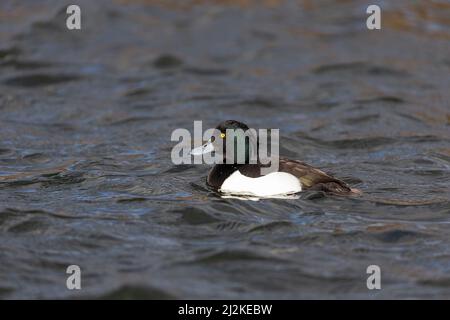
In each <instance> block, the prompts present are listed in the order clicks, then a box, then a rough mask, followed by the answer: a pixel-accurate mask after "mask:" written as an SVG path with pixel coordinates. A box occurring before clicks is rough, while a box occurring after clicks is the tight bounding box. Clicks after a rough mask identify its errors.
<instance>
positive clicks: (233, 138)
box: [191, 120, 257, 164]
mask: <svg viewBox="0 0 450 320" xmlns="http://www.w3.org/2000/svg"><path fill="white" fill-rule="evenodd" d="M227 150H229V151H231V152H229V151H227ZM213 151H214V152H215V153H216V154H219V155H222V156H223V161H224V163H226V164H243V163H250V162H251V161H256V154H257V153H256V151H257V136H256V132H255V131H254V130H251V129H249V127H248V126H247V125H246V124H245V123H242V122H239V121H236V120H226V121H223V122H221V123H220V124H219V125H218V126H217V127H216V130H215V132H214V134H213V135H212V137H211V139H209V141H208V142H207V143H206V144H204V145H203V146H201V147H199V148H195V149H194V150H192V152H191V153H192V154H193V155H200V154H206V153H210V152H213Z"/></svg>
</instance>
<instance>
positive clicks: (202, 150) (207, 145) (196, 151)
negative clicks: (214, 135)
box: [191, 141, 214, 156]
mask: <svg viewBox="0 0 450 320" xmlns="http://www.w3.org/2000/svg"><path fill="white" fill-rule="evenodd" d="M213 151H214V146H213V144H212V142H211V141H208V142H207V143H205V144H204V145H202V146H201V147H198V148H194V149H192V150H191V154H192V155H194V156H199V155H201V154H205V153H210V152H213Z"/></svg>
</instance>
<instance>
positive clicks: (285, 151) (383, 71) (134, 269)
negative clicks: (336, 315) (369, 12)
mask: <svg viewBox="0 0 450 320" xmlns="http://www.w3.org/2000/svg"><path fill="white" fill-rule="evenodd" d="M79 3H80V6H81V8H82V30H81V31H78V32H75V31H68V30H67V29H65V17H66V14H65V7H63V6H62V5H61V4H60V2H59V1H50V0H48V1H43V2H39V4H37V2H35V1H31V0H30V1H21V2H20V4H18V3H17V2H15V1H9V0H7V1H1V2H0V17H1V18H0V111H1V112H0V137H1V139H0V261H1V264H0V297H1V298H55V297H56V298H68V297H95V298H133V297H134V298H277V299H282V298H335V297H341V298H374V297H375V298H437V297H441V298H445V297H449V292H450V288H449V276H448V275H449V274H450V249H449V248H450V246H449V244H450V236H449V232H448V223H449V222H450V220H449V214H450V209H449V208H450V201H449V198H450V197H449V195H450V135H449V132H450V131H449V125H450V111H449V110H450V108H449V101H450V93H449V90H448V88H449V85H450V82H449V79H450V78H449V77H448V75H449V71H450V60H449V57H450V47H449V40H450V18H449V17H450V4H449V3H448V1H432V2H430V1H395V2H394V1H390V2H384V1H383V2H381V6H382V9H383V13H382V17H383V22H382V30H381V31H368V30H367V29H366V28H365V18H366V14H365V6H366V2H364V1H345V2H342V1H331V0H323V1H307V0H304V1H262V2H261V1H149V0H147V1H144V0H127V1H125V0H120V1H119V0H117V1H95V3H94V2H93V1H79ZM225 119H237V120H241V121H243V122H245V123H247V124H248V125H249V126H251V127H253V128H280V129H281V135H282V137H281V150H280V153H281V154H282V155H284V156H286V157H290V158H296V159H301V160H303V161H305V162H308V163H310V164H312V165H314V166H318V167H320V168H323V169H324V170H326V171H328V172H330V173H332V174H335V175H337V176H338V177H339V178H342V179H344V180H345V181H346V182H348V183H349V184H351V185H352V186H354V187H356V188H359V189H361V190H362V191H364V194H363V195H362V196H360V197H350V198H349V197H336V196H327V195H324V194H322V193H320V192H303V193H301V194H299V196H298V197H297V198H296V199H260V200H259V201H242V200H241V199H235V198H224V197H221V196H220V195H218V194H216V193H214V192H212V191H211V190H209V189H208V188H207V187H206V183H205V180H206V175H207V173H208V169H209V168H208V167H207V166H202V165H200V166H197V165H182V166H174V165H172V163H171V162H170V151H171V148H172V146H173V143H172V142H171V141H170V134H171V132H172V130H174V129H175V128H192V124H193V121H194V120H203V121H204V127H213V126H215V125H216V124H217V123H219V122H221V121H222V120H225ZM70 264H78V265H80V267H81V270H82V277H83V278H82V288H83V289H82V291H81V292H72V291H68V290H66V288H65V281H66V274H65V270H66V267H67V266H68V265H70ZM371 264H376V265H379V266H380V267H381V271H382V276H383V278H382V288H383V290H381V291H379V292H376V293H374V292H373V291H369V290H367V288H366V277H367V275H366V268H367V266H368V265H371Z"/></svg>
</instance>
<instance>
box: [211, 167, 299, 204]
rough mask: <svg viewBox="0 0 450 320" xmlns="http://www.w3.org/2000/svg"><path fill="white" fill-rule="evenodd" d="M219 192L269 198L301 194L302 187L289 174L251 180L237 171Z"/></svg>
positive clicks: (277, 174)
mask: <svg viewBox="0 0 450 320" xmlns="http://www.w3.org/2000/svg"><path fill="white" fill-rule="evenodd" d="M219 191H221V192H225V193H235V194H248V195H255V196H261V197H267V196H274V195H283V194H291V193H296V192H300V191H302V186H301V183H300V180H299V179H298V178H297V177H295V176H294V175H292V174H290V173H287V172H272V173H269V174H267V175H265V176H261V177H257V178H251V177H247V176H244V175H243V174H242V173H241V172H239V170H237V171H235V172H234V173H233V174H231V175H230V176H229V177H228V178H227V179H225V181H224V182H223V184H222V186H221V187H220V190H219Z"/></svg>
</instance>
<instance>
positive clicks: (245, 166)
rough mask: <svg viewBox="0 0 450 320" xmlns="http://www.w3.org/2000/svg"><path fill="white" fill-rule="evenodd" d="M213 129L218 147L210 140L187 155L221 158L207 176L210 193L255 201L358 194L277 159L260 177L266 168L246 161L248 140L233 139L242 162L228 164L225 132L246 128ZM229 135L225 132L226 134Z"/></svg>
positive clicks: (305, 166) (223, 126) (230, 123)
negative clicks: (308, 193)
mask: <svg viewBox="0 0 450 320" xmlns="http://www.w3.org/2000/svg"><path fill="white" fill-rule="evenodd" d="M216 129H217V130H218V131H217V132H220V134H219V138H220V139H222V140H223V141H221V144H219V143H218V141H217V140H218V139H217V138H215V137H214V136H213V137H212V138H211V139H210V140H209V141H208V142H207V143H206V144H204V145H203V146H201V147H198V148H195V149H193V150H192V151H191V154H193V155H201V154H206V153H210V152H213V151H214V152H216V153H218V154H219V156H223V158H224V159H223V164H216V165H215V166H214V167H213V168H212V170H211V171H210V172H209V174H208V178H207V184H208V185H209V186H210V187H212V188H213V189H215V190H217V191H219V192H222V193H225V194H236V195H248V196H257V197H272V196H278V195H289V194H296V193H298V192H301V191H302V190H319V191H324V192H327V193H333V194H339V195H350V194H359V193H360V191H359V190H357V189H353V188H351V187H350V186H348V185H347V184H346V183H345V182H344V181H342V180H339V179H337V178H334V177H332V176H331V175H328V174H327V173H325V172H323V171H321V170H319V169H316V168H314V167H312V166H310V165H308V164H306V163H304V162H301V161H297V160H291V159H286V158H281V157H280V158H279V165H278V167H277V169H276V171H274V172H270V173H268V174H265V175H263V174H262V173H261V169H262V168H263V167H268V166H269V165H268V164H263V163H262V162H261V161H260V159H259V158H257V161H256V162H251V161H250V156H249V155H250V153H251V149H252V143H251V141H250V139H236V136H235V137H234V141H233V146H234V148H235V150H236V148H237V147H243V146H237V145H236V144H239V143H245V146H244V147H245V161H243V162H242V161H240V162H239V163H237V161H236V159H235V158H237V157H233V159H232V160H230V159H229V157H227V156H226V154H227V153H226V146H227V142H226V141H227V140H226V139H227V130H233V132H234V131H235V132H239V131H238V130H237V129H241V130H242V131H240V132H246V131H247V130H249V127H248V126H247V125H246V124H244V123H242V122H239V121H235V120H227V121H224V122H222V123H220V124H219V125H218V126H217V127H216ZM228 132H229V131H228Z"/></svg>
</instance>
